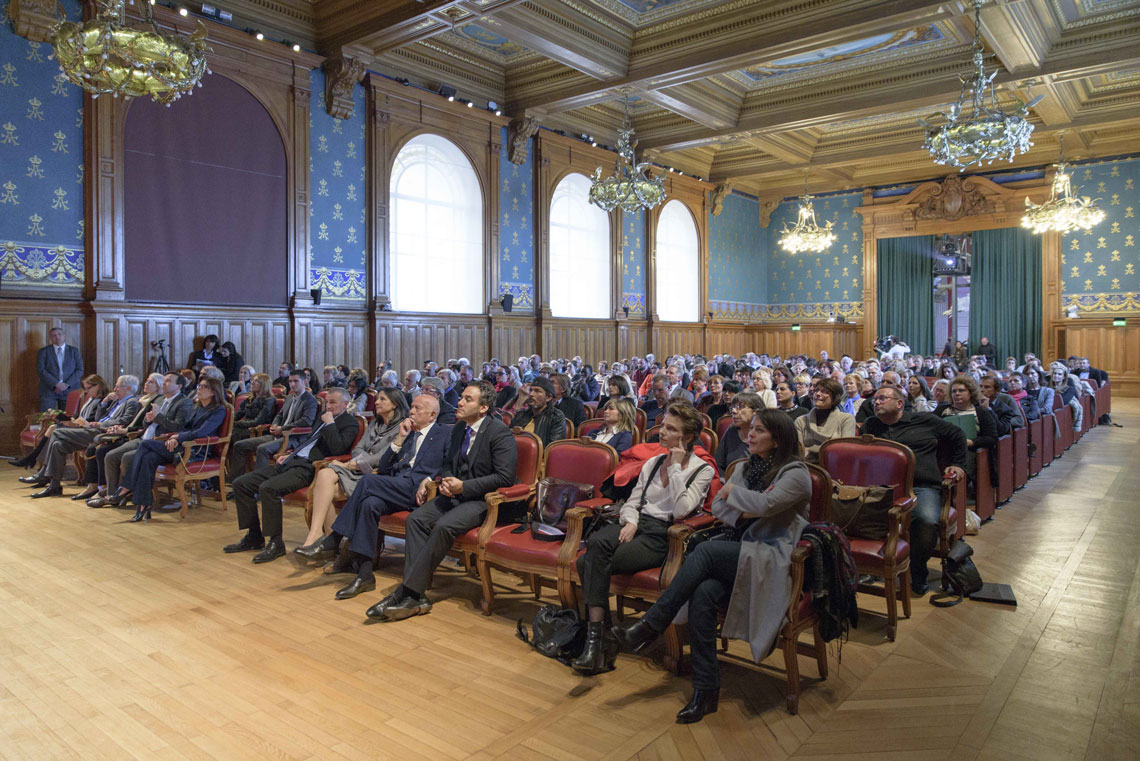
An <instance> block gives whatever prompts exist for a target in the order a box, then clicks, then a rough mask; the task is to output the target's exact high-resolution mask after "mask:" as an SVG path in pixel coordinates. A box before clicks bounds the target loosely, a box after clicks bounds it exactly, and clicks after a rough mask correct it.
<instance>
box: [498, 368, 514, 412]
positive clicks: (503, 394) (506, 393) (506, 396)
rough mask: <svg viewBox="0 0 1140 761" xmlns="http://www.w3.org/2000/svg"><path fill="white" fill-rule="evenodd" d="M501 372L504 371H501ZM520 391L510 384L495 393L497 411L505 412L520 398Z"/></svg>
mask: <svg viewBox="0 0 1140 761" xmlns="http://www.w3.org/2000/svg"><path fill="white" fill-rule="evenodd" d="M500 372H502V370H501V369H500ZM518 395H519V390H518V389H517V388H515V387H514V386H512V385H510V384H509V383H508V384H506V385H505V386H503V387H502V388H501V389H499V390H497V391H496V392H495V409H496V410H500V411H501V410H503V409H505V408H506V407H508V406H509V405H510V404H512V403H513V402H514V401H515V399H517V398H518Z"/></svg>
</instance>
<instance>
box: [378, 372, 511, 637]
mask: <svg viewBox="0 0 1140 761" xmlns="http://www.w3.org/2000/svg"><path fill="white" fill-rule="evenodd" d="M494 399H495V387H494V386H492V385H491V384H490V383H488V382H487V381H474V382H472V383H469V384H468V385H467V387H466V388H464V389H463V395H462V396H461V397H460V398H459V406H458V407H457V408H456V416H457V417H458V418H459V423H457V424H456V425H455V427H454V428H452V429H451V437H450V440H449V441H448V445H447V454H446V455H445V456H444V458H443V467H442V468H441V469H440V471H439V473H438V478H437V480H438V483H439V495H438V496H437V497H436V498H435V499H433V500H431V501H430V502H426V499H427V488H428V484H429V483H430V482H431V481H432V479H430V478H425V479H424V480H423V481H421V482H420V486H419V489H418V490H417V492H416V502H419V503H425V502H426V504H422V506H421V507H419V508H417V509H416V510H415V511H414V512H413V513H412V515H411V517H409V518H408V522H407V524H406V525H407V535H406V538H405V543H404V580H403V583H401V584H399V585H397V586H396V588H395V589H394V590H392V593H391V594H389V595H388V596H387V597H385V598H384V599H383V600H381V601H380V602H378V603H376V604H375V605H373V606H372V607H371V608H369V609H368V617H369V618H373V619H378V620H381V621H399V620H401V619H404V618H410V617H411V616H415V615H420V614H423V613H427V612H428V611H430V610H431V602H429V601H428V599H427V598H426V597H425V596H424V592H425V591H426V590H427V588H428V587H429V586H431V580H432V574H433V573H434V572H435V568H436V566H437V565H439V562H440V561H441V560H443V558H444V556H445V555H447V550H448V549H449V548H450V547H451V543H452V541H454V540H455V537H457V536H459V535H460V534H464V533H466V532H468V531H470V530H471V529H473V528H475V527H477V526H478V525H479V524H481V523H482V522H483V519H484V517H485V516H486V515H487V503H486V502H485V501H484V499H483V495H485V494H487V493H488V492H493V491H495V490H496V489H501V488H502V487H504V486H510V485H511V484H513V483H514V482H515V468H516V465H517V464H518V446H517V445H516V444H515V437H514V435H513V434H511V432H510V430H509V429H508V428H507V427H506V426H505V425H503V423H502V421H500V420H496V419H495V418H493V417H490V415H489V414H488V413H490V411H491V406H492V405H493V404H494Z"/></svg>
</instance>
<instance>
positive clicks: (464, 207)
mask: <svg viewBox="0 0 1140 761" xmlns="http://www.w3.org/2000/svg"><path fill="white" fill-rule="evenodd" d="M390 191H391V199H392V202H391V208H392V217H391V228H390V232H391V237H390V246H389V249H390V251H391V258H390V260H389V261H390V266H391V272H392V306H393V308H394V309H396V310H398V311H401V312H457V313H467V314H472V313H479V312H482V311H483V309H484V306H485V305H484V303H483V195H482V191H481V190H480V188H479V180H478V178H477V177H476V176H475V170H474V169H472V168H471V162H469V161H468V160H467V157H466V156H464V155H463V152H462V151H460V150H459V148H458V147H457V146H456V145H455V144H454V143H452V142H451V141H450V140H448V139H446V138H443V137H440V136H439V135H419V136H418V137H415V138H413V139H412V140H410V141H409V142H408V143H407V145H405V146H404V147H403V148H402V149H401V150H400V153H399V155H397V156H396V161H395V163H394V164H393V166H392V182H391V186H390Z"/></svg>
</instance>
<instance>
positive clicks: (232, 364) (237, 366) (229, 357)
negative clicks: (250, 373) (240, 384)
mask: <svg viewBox="0 0 1140 761" xmlns="http://www.w3.org/2000/svg"><path fill="white" fill-rule="evenodd" d="M218 355H219V356H218V357H217V358H216V359H215V360H214V364H215V365H217V368H218V369H219V370H221V371H222V373H223V374H224V375H225V376H226V382H225V387H226V388H229V387H230V384H231V383H233V382H234V381H236V380H238V373H240V372H241V366H242V365H244V364H245V360H244V359H242V356H241V354H238V350H237V347H236V346H234V342H233V341H226V342H225V343H224V344H222V348H220V349H218Z"/></svg>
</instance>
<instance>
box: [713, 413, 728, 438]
mask: <svg viewBox="0 0 1140 761" xmlns="http://www.w3.org/2000/svg"><path fill="white" fill-rule="evenodd" d="M730 427H732V415H722V416H721V418H720V420H718V421H716V437H717V439H718V440H720V439H723V438H724V434H725V432H726V431H728V429H729V428H730Z"/></svg>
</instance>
